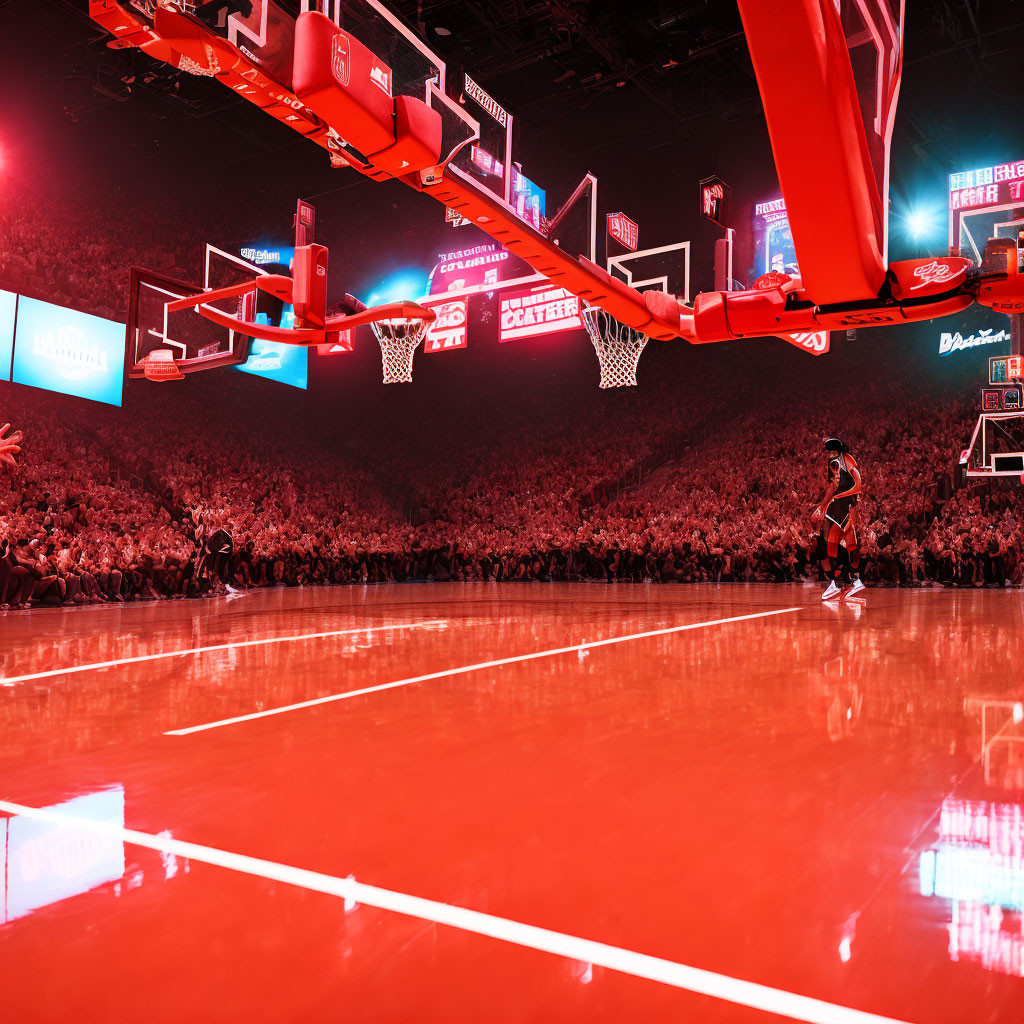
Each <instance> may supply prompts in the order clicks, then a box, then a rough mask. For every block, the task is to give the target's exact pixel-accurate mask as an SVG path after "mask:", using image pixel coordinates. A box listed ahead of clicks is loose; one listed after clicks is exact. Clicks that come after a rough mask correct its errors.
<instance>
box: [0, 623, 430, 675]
mask: <svg viewBox="0 0 1024 1024" xmlns="http://www.w3.org/2000/svg"><path fill="white" fill-rule="evenodd" d="M447 621H448V620H447V619H430V620H428V621H426V622H396V623H395V624H394V625H391V626H363V627H362V628H360V629H333V630H331V631H330V632H329V633H296V634H295V635H294V636H271V637H266V638H264V639H263V640H237V641H234V642H232V643H229V644H212V645H210V646H209V647H189V648H187V649H186V650H183V651H161V652H160V653H159V654H138V655H135V656H134V657H131V658H114V659H112V660H111V661H94V662H93V663H92V664H91V665H69V666H68V667H67V668H52V669H47V670H46V671H45V672H29V673H28V674H27V675H23V676H7V677H2V676H0V686H13V685H14V684H15V683H25V682H28V681H29V680H30V679H49V678H51V677H52V676H66V675H71V674H72V673H74V672H91V671H93V669H99V668H116V667H117V666H118V665H138V664H139V663H140V662H144V661H159V660H160V659H161V658H184V657H186V656H187V655H189V654H208V653H209V652H210V651H233V650H237V649H238V648H240V647H263V646H265V645H267V644H288V643H295V642H296V641H299V640H326V639H327V638H329V637H333V636H351V635H353V634H355V633H381V632H383V631H384V630H388V629H422V628H424V627H427V626H443V625H445V624H446V623H447Z"/></svg>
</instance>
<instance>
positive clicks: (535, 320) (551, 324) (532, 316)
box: [498, 286, 583, 343]
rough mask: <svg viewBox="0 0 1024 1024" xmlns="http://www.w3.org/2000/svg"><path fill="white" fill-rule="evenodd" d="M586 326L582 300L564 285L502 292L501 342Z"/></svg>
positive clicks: (499, 337)
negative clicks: (581, 305)
mask: <svg viewBox="0 0 1024 1024" xmlns="http://www.w3.org/2000/svg"><path fill="white" fill-rule="evenodd" d="M582 327H583V321H582V319H581V318H580V300H579V298H578V297H577V296H575V295H572V294H571V293H569V292H567V291H566V290H565V289H564V288H552V287H550V286H547V287H541V288H536V289H535V288H525V289H521V290H519V291H511V292H509V293H508V294H507V295H503V296H502V299H501V317H500V324H499V327H498V341H499V342H502V343H505V342H508V341H519V340H521V339H523V338H539V337H542V336H543V335H546V334H557V333H558V332H559V331H572V330H577V329H581V328H582Z"/></svg>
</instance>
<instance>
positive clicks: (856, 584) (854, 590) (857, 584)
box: [846, 579, 868, 597]
mask: <svg viewBox="0 0 1024 1024" xmlns="http://www.w3.org/2000/svg"><path fill="white" fill-rule="evenodd" d="M867 589H868V588H867V587H865V586H864V584H863V583H862V582H861V581H860V580H859V579H857V580H854V581H853V586H852V587H850V589H849V590H848V591H847V593H846V596H847V597H853V595H854V594H859V593H860V592H861V591H862V590H867Z"/></svg>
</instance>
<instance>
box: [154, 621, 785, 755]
mask: <svg viewBox="0 0 1024 1024" xmlns="http://www.w3.org/2000/svg"><path fill="white" fill-rule="evenodd" d="M800 610H801V609H800V607H793V608H776V609H774V610H772V611H767V612H753V613H752V614H750V615H733V616H731V617H730V618H727V619H712V620H711V621H710V622H689V623H686V624H685V625H683V626H668V627H667V628H665V629H651V630H648V631H647V632H645V633H630V634H629V635H628V636H613V637H611V638H610V639H608V640H594V641H592V642H587V641H584V642H583V643H580V644H573V645H572V646H571V647H553V648H551V649H550V650H547V651H534V652H533V653H532V654H516V655H513V656H512V657H509V658H495V659H494V660H493V661H480V662H477V663H476V664H475V665H459V666H458V667H456V668H446V669H442V670H441V671H440V672H427V673H425V674H424V675H421V676H410V677H409V678H408V679H396V680H395V681H394V682H391V683H381V684H380V685H379V686H366V687H363V688H362V689H359V690H345V691H344V692H343V693H332V694H330V695H329V696H327V697H317V698H315V699H314V700H304V701H300V702H299V703H298V704H285V705H284V706H283V707H279V708H268V709H267V710H266V711H254V712H253V713H252V714H249V715H236V716H235V717H234V718H222V719H220V720H218V721H216V722H206V723H204V724H203V725H193V726H190V727H189V728H187V729H170V730H168V731H167V732H165V733H164V735H165V736H190V735H192V733H196V732H205V731H206V730H208V729H220V728H223V727H224V726H227V725H238V724H240V723H241V722H254V721H256V719H258V718H269V717H270V716H271V715H283V714H286V713H287V712H289V711H300V710H302V709H304V708H315V707H319V706H320V705H321V704H333V703H335V702H336V701H339V700H351V699H352V698H353V697H363V696H365V695H366V694H368V693H383V692H384V691H385V690H396V689H398V688H399V687H402V686H412V685H414V684H415V683H425V682H428V681H429V680H431V679H444V678H445V677H446V676H460V675H467V674H468V673H470V672H479V671H481V670H483V669H488V668H499V667H500V666H502V665H515V664H517V663H519V662H523V661H535V660H537V659H538V658H552V657H554V656H555V655H557V654H571V653H573V652H577V651H589V650H591V649H592V648H595V647H608V646H610V645H611V644H624V643H627V642H628V641H630V640H644V639H646V638H648V637H652V636H668V635H669V634H671V633H685V632H687V631H688V630H692V629H707V628H708V627H710V626H724V625H727V624H728V623H730V622H749V621H750V620H751V619H766V618H769V617H770V616H772V615H790V614H792V613H793V612H798V611H800Z"/></svg>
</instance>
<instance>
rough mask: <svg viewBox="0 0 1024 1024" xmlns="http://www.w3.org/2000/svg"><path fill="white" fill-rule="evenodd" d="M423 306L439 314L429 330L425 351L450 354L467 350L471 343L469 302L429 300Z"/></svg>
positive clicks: (424, 345)
mask: <svg viewBox="0 0 1024 1024" xmlns="http://www.w3.org/2000/svg"><path fill="white" fill-rule="evenodd" d="M423 305H424V306H426V307H427V309H433V310H436V312H437V319H436V320H435V321H434V322H433V323H432V324H431V325H430V326H429V327H428V328H427V337H426V339H425V341H424V343H423V351H424V352H450V351H451V350H452V349H457V348H465V347H466V345H467V344H468V342H469V300H468V299H464V298H462V299H449V300H448V301H446V302H438V301H437V300H434V301H430V300H429V299H427V300H424V302H423Z"/></svg>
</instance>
